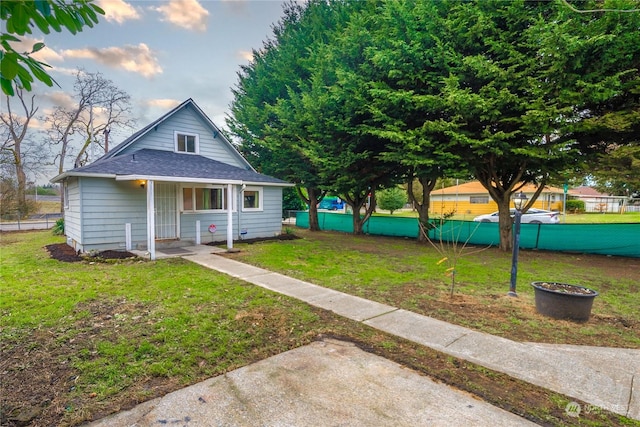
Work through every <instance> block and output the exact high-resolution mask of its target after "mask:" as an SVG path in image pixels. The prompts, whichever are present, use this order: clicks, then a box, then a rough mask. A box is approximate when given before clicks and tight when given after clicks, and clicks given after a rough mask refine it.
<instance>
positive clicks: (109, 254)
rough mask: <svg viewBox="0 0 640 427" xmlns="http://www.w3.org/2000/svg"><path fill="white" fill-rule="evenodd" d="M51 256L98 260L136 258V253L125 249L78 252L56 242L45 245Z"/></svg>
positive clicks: (72, 260)
mask: <svg viewBox="0 0 640 427" xmlns="http://www.w3.org/2000/svg"><path fill="white" fill-rule="evenodd" d="M45 249H46V250H47V252H49V255H50V256H51V258H53V259H56V260H58V261H62V262H80V261H87V260H88V261H99V260H118V259H132V258H134V259H135V258H138V257H137V256H136V255H134V254H132V253H131V252H127V251H112V250H106V251H101V252H97V253H92V254H83V255H81V254H79V253H77V252H76V251H75V250H74V249H73V248H72V247H71V246H69V245H67V244H66V243H56V244H52V245H47V246H45Z"/></svg>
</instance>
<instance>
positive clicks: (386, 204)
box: [376, 187, 407, 215]
mask: <svg viewBox="0 0 640 427" xmlns="http://www.w3.org/2000/svg"><path fill="white" fill-rule="evenodd" d="M376 201H377V203H378V206H379V207H380V209H384V210H385V211H390V212H391V215H393V211H397V210H398V209H402V208H403V207H404V205H405V204H406V203H407V193H406V192H405V191H404V190H403V189H401V188H398V187H393V188H387V189H385V190H381V191H379V192H378V193H377V194H376Z"/></svg>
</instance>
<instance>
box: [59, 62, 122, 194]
mask: <svg viewBox="0 0 640 427" xmlns="http://www.w3.org/2000/svg"><path fill="white" fill-rule="evenodd" d="M73 88H74V93H73V101H74V103H73V105H72V106H62V105H58V106H56V107H55V108H54V111H53V114H51V115H50V116H49V118H48V119H47V121H48V125H49V126H48V128H49V130H48V133H49V142H50V143H51V144H52V145H58V146H59V149H58V152H57V154H56V156H55V159H54V163H55V164H56V165H57V166H58V173H62V172H64V169H65V165H66V162H67V159H68V157H69V156H71V155H75V159H74V162H73V164H74V167H79V166H83V165H85V164H87V163H88V162H89V161H90V160H92V159H90V158H89V154H90V148H91V145H92V144H96V145H97V146H98V147H100V148H101V152H103V153H106V151H107V150H108V147H107V145H106V144H104V143H103V139H101V137H103V136H104V137H106V136H107V135H108V134H109V132H110V130H111V129H112V128H114V127H119V128H131V127H133V124H134V120H133V119H132V118H131V105H130V96H129V95H128V94H127V93H126V92H125V91H123V90H121V89H120V88H118V87H117V86H116V85H115V84H114V83H113V82H112V81H111V80H109V79H106V78H105V77H104V76H103V75H102V74H101V73H88V72H86V71H84V70H81V69H79V70H77V72H76V81H75V83H74V86H73ZM74 136H78V138H75V137H74ZM78 140H80V141H81V142H80V147H79V148H77V151H76V147H75V146H74V143H75V142H77V141H78ZM61 202H62V201H61Z"/></svg>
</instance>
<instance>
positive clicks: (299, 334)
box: [0, 230, 640, 427]
mask: <svg viewBox="0 0 640 427" xmlns="http://www.w3.org/2000/svg"><path fill="white" fill-rule="evenodd" d="M297 232H299V234H300V235H301V236H303V237H304V239H300V240H293V241H288V242H277V241H274V242H269V243H266V242H265V243H259V244H254V245H246V244H245V245H238V247H240V248H241V249H242V252H240V254H239V255H237V256H240V257H243V258H244V259H245V261H251V262H260V263H262V264H263V265H266V264H269V265H270V266H271V267H270V268H273V269H274V270H282V271H284V272H286V273H287V274H291V275H297V276H298V277H300V276H305V277H308V278H309V279H310V280H311V279H313V280H311V281H316V282H322V283H324V284H326V286H331V287H336V288H339V289H342V290H348V291H352V292H353V293H354V294H359V295H363V296H366V297H371V298H378V299H382V300H385V301H403V300H404V301H405V302H403V304H405V305H406V306H407V307H412V308H414V309H415V310H416V311H418V310H423V308H424V307H427V306H428V305H429V306H431V305H430V304H431V303H432V302H433V305H432V307H433V309H432V311H433V315H434V316H435V315H436V314H438V313H443V316H444V315H445V314H446V313H451V312H452V310H453V311H455V310H459V311H464V310H465V305H466V306H467V307H469V308H470V309H471V311H473V312H474V313H475V318H476V321H475V322H469V323H475V324H477V325H476V326H475V327H482V324H483V323H487V324H489V325H493V326H491V327H495V322H494V321H493V320H491V319H493V318H494V317H496V316H502V315H501V314H500V313H501V310H498V309H497V307H500V306H501V304H503V302H504V300H503V299H502V297H501V296H500V295H502V290H501V289H500V291H498V289H499V288H500V287H502V286H505V284H504V283H503V282H504V280H503V276H504V274H503V272H502V269H503V268H504V262H505V261H504V260H503V259H502V258H503V257H502V256H495V257H488V258H487V259H486V264H484V265H480V266H476V267H474V268H473V269H471V268H468V269H467V268H465V270H468V271H469V272H470V273H472V274H474V275H478V279H477V280H478V281H479V282H478V284H475V285H474V284H473V283H475V281H472V280H469V279H467V278H465V277H466V276H464V275H463V276H462V277H461V282H463V283H465V284H464V285H462V286H461V287H460V289H459V292H457V293H456V297H455V298H454V300H453V301H448V300H447V298H446V297H445V296H444V294H446V285H444V282H443V281H442V280H441V273H442V272H441V271H439V270H438V266H433V265H432V264H433V263H432V261H433V259H432V258H430V256H429V255H427V254H428V250H427V249H425V248H424V247H419V246H417V245H416V244H415V242H411V241H409V240H400V239H377V238H368V237H358V238H352V237H351V236H348V235H342V234H337V233H320V234H316V233H313V234H311V233H307V232H304V231H302V230H299V231H297ZM63 241H64V239H63V238H60V237H54V236H52V235H51V233H50V232H49V231H34V232H17V233H3V234H2V239H1V242H0V256H1V261H2V269H1V277H0V295H1V298H0V320H1V323H0V372H1V373H2V382H1V383H0V400H1V402H0V416H1V419H0V425H3V426H7V427H13V426H18V425H30V426H33V427H37V426H51V425H56V426H75V425H79V424H81V423H83V422H85V421H88V420H93V419H97V418H100V417H103V416H105V415H107V414H109V413H112V412H114V411H119V410H124V409H128V408H131V407H133V406H134V405H136V404H137V403H140V402H142V401H145V400H149V399H152V398H154V397H158V396H161V395H164V394H166V393H168V392H171V391H173V390H176V389H179V388H181V387H184V386H186V385H189V384H193V383H196V382H198V381H201V380H203V379H205V378H208V377H211V376H214V375H219V374H222V373H224V372H228V371H230V370H232V369H235V368H237V367H240V366H244V365H247V364H250V363H252V362H255V361H258V360H261V359H264V358H266V357H269V356H271V355H274V354H277V353H280V352H283V351H286V350H289V349H292V348H295V347H298V346H301V345H304V344H307V343H309V342H311V341H313V340H315V339H318V337H322V336H333V337H337V338H341V339H346V340H351V341H354V342H356V343H357V344H359V345H360V346H361V347H362V348H364V349H367V350H368V351H372V352H375V353H376V354H379V355H381V356H383V357H387V358H389V359H392V360H395V361H396V362H398V363H401V364H403V365H404V366H407V367H408V368H411V369H414V370H416V371H418V372H421V373H423V374H425V375H428V376H430V377H432V378H435V379H437V380H439V381H442V382H445V383H447V384H450V385H452V386H455V387H458V388H460V389H462V390H465V391H467V392H469V393H473V394H474V395H476V396H478V398H480V399H483V400H486V401H488V402H490V403H492V404H494V405H496V406H499V407H502V408H504V409H506V410H509V411H512V412H514V413H516V414H518V415H521V416H524V417H526V418H528V419H530V420H533V421H535V422H538V423H541V424H544V425H562V426H571V425H576V426H577V425H581V426H582V425H611V426H621V425H638V424H640V423H636V422H635V421H632V420H629V419H627V418H624V417H620V416H618V415H614V414H611V413H608V412H606V411H593V412H591V413H588V414H584V415H581V416H580V418H572V417H569V416H568V415H567V414H566V412H565V407H566V405H567V403H568V402H569V401H571V400H573V399H570V398H568V397H566V396H563V395H560V394H558V393H553V392H550V391H548V390H545V389H543V388H541V387H537V386H533V385H531V384H528V383H525V382H523V381H519V380H515V379H513V378H511V377H509V376H507V375H504V374H500V373H497V372H493V371H491V370H489V369H486V368H484V367H480V366H477V365H474V364H472V363H469V362H466V361H462V360H458V359H456V358H453V357H450V356H446V355H443V354H441V353H438V352H436V351H434V350H431V349H429V348H425V347H422V346H420V345H417V344H415V343H411V342H408V341H405V340H402V339H399V338H397V337H394V336H391V335H388V334H385V333H382V332H379V331H376V330H374V329H371V328H369V327H367V326H365V325H363V324H361V323H357V322H353V321H349V320H346V319H343V318H340V317H338V316H337V315H334V314H332V313H330V312H326V311H324V310H321V309H317V308H312V307H310V306H308V305H306V304H304V303H301V302H299V301H296V300H293V299H290V298H288V297H285V296H282V295H279V294H275V293H272V292H269V291H267V290H264V289H262V288H259V287H256V286H253V285H250V284H247V283H245V282H242V281H240V280H237V279H234V278H231V277H228V276H226V275H224V274H220V273H217V272H214V271H211V270H208V269H205V268H203V267H201V266H198V265H195V264H192V263H190V262H188V261H185V260H182V259H178V258H175V259H167V260H158V261H153V262H151V261H142V260H126V261H115V262H110V263H102V262H88V261H83V262H75V263H65V262H60V261H57V260H55V259H51V258H50V256H49V254H48V253H47V251H46V250H45V246H46V245H50V244H53V243H60V242H63ZM212 256H213V255H212ZM336 257H344V258H345V259H338V258H336ZM278 258H280V260H279V259H278ZM612 262H618V261H616V260H613V261H612ZM624 262H625V261H622V263H621V264H620V266H621V267H625V264H624ZM585 263H589V260H583V261H580V260H578V259H577V258H574V259H572V258H565V257H561V261H559V262H558V265H557V267H556V268H560V269H562V270H560V271H568V270H572V271H573V270H576V269H584V266H585ZM626 267H629V269H631V268H632V267H637V263H636V264H632V263H627V264H626ZM314 269H315V270H316V273H315V274H313V270H314ZM481 271H485V273H483V274H480V272H481ZM589 271H593V268H592V269H591V270H588V269H585V272H584V274H585V275H589V274H591V273H589ZM622 271H624V268H623V270H622ZM637 271H638V269H637V268H636V270H635V272H633V271H632V272H630V273H629V275H628V277H627V278H625V277H623V276H624V274H621V273H620V274H618V276H617V277H618V278H619V279H620V280H619V281H618V280H617V279H616V278H615V277H611V278H610V281H609V283H610V286H609V288H607V289H606V291H607V292H606V293H604V294H603V297H602V299H601V302H602V303H599V304H597V306H596V315H597V316H600V317H602V318H603V319H604V317H605V316H612V313H615V316H616V317H615V319H613V318H612V319H610V320H611V323H612V326H611V329H609V331H610V332H609V333H608V334H607V335H602V334H604V332H603V331H605V329H604V328H603V327H601V326H600V323H601V321H600V320H597V321H596V322H595V323H594V324H595V325H596V326H597V328H596V329H594V334H600V335H599V336H601V337H603V336H606V337H608V339H609V341H607V343H613V342H614V341H616V340H617V341H616V342H618V343H620V344H621V345H624V344H625V343H626V344H627V345H628V346H630V347H637V345H638V343H637V341H634V340H632V339H630V338H629V334H627V333H626V332H624V327H623V326H622V325H621V323H620V322H622V321H623V320H624V322H631V323H628V325H629V326H625V327H628V328H630V330H632V331H635V334H636V335H637V327H638V324H637V317H636V316H637V313H636V314H634V313H633V310H630V311H631V312H629V313H627V310H628V308H629V302H628V301H627V299H626V297H627V296H628V298H629V300H631V299H632V298H637V292H638V289H637V285H636V287H635V289H634V288H633V286H632V285H630V284H629V283H630V282H633V283H636V284H637V283H638V280H637V274H638V273H637ZM523 274H525V273H523ZM573 274H574V275H573V276H572V277H571V278H572V279H574V278H580V275H581V274H582V273H581V272H574V273H573ZM576 275H577V276H576ZM634 278H635V279H634ZM526 280H528V279H526ZM467 282H469V283H470V284H467ZM483 282H494V283H493V284H492V285H490V286H487V289H486V290H483V291H482V292H481V289H482V285H481V284H480V283H483ZM618 282H620V283H622V285H621V286H622V287H621V289H620V291H614V288H615V283H618ZM427 283H429V284H430V285H429V286H430V287H425V286H426V284H427ZM505 289H506V288H505ZM597 289H598V290H600V291H601V292H602V291H603V289H604V288H603V287H597ZM479 294H481V295H483V296H482V298H483V299H482V301H485V300H487V299H488V300H491V299H493V300H494V305H493V306H488V307H484V308H482V307H479V306H477V304H476V302H475V301H476V300H475V298H479ZM490 294H494V295H496V296H495V297H489V296H488V295H490ZM606 294H611V295H612V296H605V295H606ZM627 294H628V295H627ZM526 295H527V291H524V289H523V296H522V297H521V299H519V300H517V301H516V300H509V304H511V308H510V309H509V310H511V312H513V313H514V315H513V319H514V321H513V322H511V326H510V327H512V328H513V327H514V326H513V325H517V323H518V321H520V320H518V319H519V317H518V313H519V312H520V311H530V309H529V308H527V309H524V307H526V306H527V305H528V300H527V296H526ZM615 295H618V296H615ZM465 301H467V302H465ZM636 301H637V299H636ZM435 302H437V304H436V303H435ZM452 307H454V308H452ZM507 307H509V306H508V305H507ZM532 316H534V315H532ZM445 317H446V316H445ZM600 317H597V319H600ZM536 319H537V321H538V322H539V327H538V330H540V331H541V333H542V334H543V335H545V334H546V332H545V328H544V327H545V326H546V325H552V326H553V325H556V322H550V323H549V322H548V321H546V320H544V319H542V318H540V317H536ZM616 319H617V320H616ZM465 322H466V321H465ZM634 322H635V323H634ZM558 324H559V323H558ZM478 325H479V326H478ZM591 325H592V323H591V322H589V323H588V324H587V325H585V326H580V327H578V326H575V327H576V328H577V329H576V330H580V333H579V335H580V336H583V337H586V336H587V334H586V332H584V331H583V328H586V327H590V326H591ZM470 326H473V325H470ZM498 329H501V328H498ZM523 329H528V330H534V329H535V326H534V325H533V324H529V325H527V328H523ZM559 329H560V330H562V329H563V328H559ZM616 330H618V331H619V332H620V333H619V335H620V338H617V339H614V338H615V337H614V331H616ZM563 336H564V335H560V338H557V339H558V340H559V341H561V338H562V337H563ZM554 337H555V335H554Z"/></svg>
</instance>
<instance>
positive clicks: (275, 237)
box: [207, 234, 300, 246]
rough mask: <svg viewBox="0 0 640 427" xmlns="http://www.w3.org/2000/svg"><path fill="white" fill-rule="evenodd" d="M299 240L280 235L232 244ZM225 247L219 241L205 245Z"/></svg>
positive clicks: (223, 242) (224, 242)
mask: <svg viewBox="0 0 640 427" xmlns="http://www.w3.org/2000/svg"><path fill="white" fill-rule="evenodd" d="M297 239H300V237H298V236H296V235H295V234H280V235H278V236H273V237H256V238H255V239H242V240H234V241H233V243H248V244H250V245H251V244H254V243H259V242H272V241H274V240H281V241H282V240H297ZM226 245H227V241H226V240H224V241H221V242H210V243H207V246H226Z"/></svg>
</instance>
